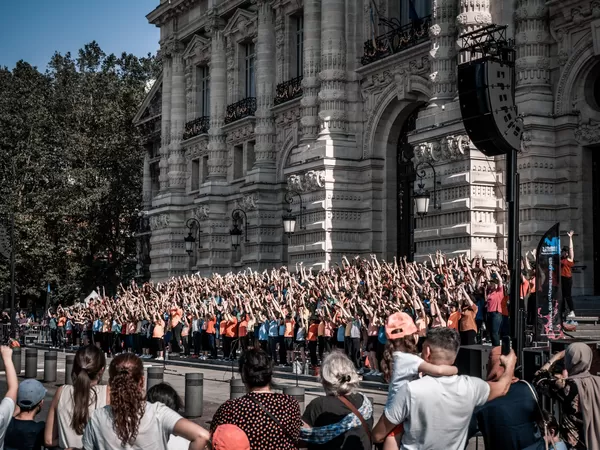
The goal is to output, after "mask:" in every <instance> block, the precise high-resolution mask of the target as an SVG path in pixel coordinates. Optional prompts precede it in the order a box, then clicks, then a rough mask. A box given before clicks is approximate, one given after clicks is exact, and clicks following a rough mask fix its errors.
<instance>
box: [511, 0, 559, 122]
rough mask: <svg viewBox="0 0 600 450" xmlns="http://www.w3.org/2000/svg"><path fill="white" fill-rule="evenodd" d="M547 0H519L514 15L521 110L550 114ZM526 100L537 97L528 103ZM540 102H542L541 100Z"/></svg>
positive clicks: (517, 93) (551, 101) (516, 66)
mask: <svg viewBox="0 0 600 450" xmlns="http://www.w3.org/2000/svg"><path fill="white" fill-rule="evenodd" d="M545 3H546V2H545V1H544V0H518V1H517V6H516V11H515V18H516V32H515V43H516V47H517V55H516V61H515V70H516V76H517V86H516V93H515V96H516V97H517V98H518V99H519V100H518V103H519V112H520V113H533V114H536V115H539V114H551V113H552V105H553V99H552V89H551V87H550V48H549V45H548V42H550V35H549V30H548V21H547V14H548V8H547V7H546V5H545ZM526 99H531V100H537V101H534V102H527V101H525V100H526ZM540 102H541V103H540Z"/></svg>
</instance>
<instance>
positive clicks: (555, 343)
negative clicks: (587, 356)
mask: <svg viewBox="0 0 600 450" xmlns="http://www.w3.org/2000/svg"><path fill="white" fill-rule="evenodd" d="M575 342H582V343H584V344H587V345H589V346H590V347H591V349H592V352H593V354H594V356H593V359H592V367H591V369H590V373H591V374H592V375H600V341H597V340H587V339H578V338H575V339H555V340H551V341H550V354H551V355H554V354H555V353H558V352H560V351H563V350H566V349H567V347H568V346H569V345H571V344H573V343H575ZM562 368H563V364H562V361H561V362H560V363H557V365H556V369H557V370H562Z"/></svg>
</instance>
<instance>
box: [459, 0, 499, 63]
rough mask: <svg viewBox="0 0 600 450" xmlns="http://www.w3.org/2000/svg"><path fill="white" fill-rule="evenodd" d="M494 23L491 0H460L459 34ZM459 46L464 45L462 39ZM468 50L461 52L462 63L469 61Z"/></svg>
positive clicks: (460, 59)
mask: <svg viewBox="0 0 600 450" xmlns="http://www.w3.org/2000/svg"><path fill="white" fill-rule="evenodd" d="M491 23H492V13H491V12H490V0H477V1H473V0H459V14H458V16H457V17H456V24H457V25H458V36H460V35H461V34H463V33H469V32H471V31H475V30H477V29H478V28H481V27H484V26H486V25H489V24H491ZM457 44H458V47H459V48H461V47H462V39H458V41H457ZM469 59H470V55H469V53H468V52H465V53H459V56H458V63H459V64H462V63H464V62H467V61H469Z"/></svg>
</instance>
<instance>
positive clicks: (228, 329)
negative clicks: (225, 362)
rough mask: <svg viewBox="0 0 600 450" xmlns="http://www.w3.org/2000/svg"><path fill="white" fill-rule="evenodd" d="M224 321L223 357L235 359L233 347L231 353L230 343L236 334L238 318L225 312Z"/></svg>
mask: <svg viewBox="0 0 600 450" xmlns="http://www.w3.org/2000/svg"><path fill="white" fill-rule="evenodd" d="M225 317H226V322H225V335H224V336H223V355H224V356H225V359H232V360H233V359H235V349H234V350H233V355H232V354H231V344H232V343H233V340H234V339H235V337H236V334H237V324H238V320H237V318H236V317H235V316H231V315H229V314H227V315H226V316H225Z"/></svg>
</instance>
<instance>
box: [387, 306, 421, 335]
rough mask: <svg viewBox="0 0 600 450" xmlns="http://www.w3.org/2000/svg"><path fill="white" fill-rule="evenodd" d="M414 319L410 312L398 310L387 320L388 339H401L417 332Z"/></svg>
mask: <svg viewBox="0 0 600 450" xmlns="http://www.w3.org/2000/svg"><path fill="white" fill-rule="evenodd" d="M417 331H418V330H417V326H416V325H415V322H414V320H413V319H412V317H410V316H409V315H408V314H406V313H403V312H397V313H394V314H392V315H391V316H390V317H388V318H387V321H386V322H385V336H386V337H387V338H388V339H399V338H403V337H404V336H409V335H411V334H415V333H416V332H417Z"/></svg>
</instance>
